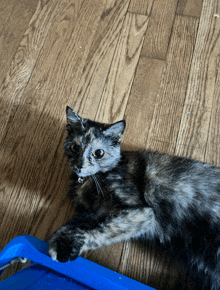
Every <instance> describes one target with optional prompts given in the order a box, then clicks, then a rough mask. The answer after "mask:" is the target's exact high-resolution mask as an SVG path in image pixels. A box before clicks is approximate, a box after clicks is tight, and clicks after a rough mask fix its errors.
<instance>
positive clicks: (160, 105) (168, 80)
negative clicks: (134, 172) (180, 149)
mask: <svg viewBox="0 0 220 290" xmlns="http://www.w3.org/2000/svg"><path fill="white" fill-rule="evenodd" d="M197 27H198V20H197V19H196V18H188V17H183V16H177V17H176V19H175V23H174V27H173V32H172V36H171V41H170V46H169V51H168V54H167V62H166V67H165V69H164V73H163V78H162V81H161V87H160V91H159V93H158V95H157V101H156V106H155V110H154V116H153V122H152V124H151V128H150V133H149V138H148V141H147V145H146V148H149V147H151V145H150V143H151V141H152V140H160V141H163V142H169V143H174V142H175V140H176V138H177V136H178V132H179V122H180V120H181V116H182V110H183V104H184V101H185V91H186V88H187V81H188V76H189V72H190V66H191V61H192V56H193V51H194V45H195V39H196V34H197Z"/></svg>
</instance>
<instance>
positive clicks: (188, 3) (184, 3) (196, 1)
mask: <svg viewBox="0 0 220 290" xmlns="http://www.w3.org/2000/svg"><path fill="white" fill-rule="evenodd" d="M202 4H203V0H179V3H178V7H177V11H176V13H177V14H180V15H185V16H192V17H200V16H201V13H202Z"/></svg>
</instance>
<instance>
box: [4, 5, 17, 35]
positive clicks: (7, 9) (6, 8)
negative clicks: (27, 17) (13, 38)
mask: <svg viewBox="0 0 220 290" xmlns="http://www.w3.org/2000/svg"><path fill="white" fill-rule="evenodd" d="M21 1H22V0H21ZM16 2H18V1H16V0H8V1H0V35H1V33H2V29H3V27H4V25H5V23H6V21H7V19H8V17H9V16H10V14H11V11H12V10H13V8H14V5H15V3H16Z"/></svg>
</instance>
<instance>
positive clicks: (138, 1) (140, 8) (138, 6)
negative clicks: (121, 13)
mask: <svg viewBox="0 0 220 290" xmlns="http://www.w3.org/2000/svg"><path fill="white" fill-rule="evenodd" d="M153 2H154V0H131V1H130V5H129V8H128V12H130V13H134V14H143V15H150V13H151V9H152V6H153Z"/></svg>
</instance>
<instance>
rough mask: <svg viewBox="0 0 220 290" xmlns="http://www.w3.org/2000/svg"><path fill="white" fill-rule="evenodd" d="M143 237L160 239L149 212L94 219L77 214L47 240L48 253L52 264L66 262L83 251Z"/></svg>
mask: <svg viewBox="0 0 220 290" xmlns="http://www.w3.org/2000/svg"><path fill="white" fill-rule="evenodd" d="M143 233H147V234H148V235H150V236H155V235H161V236H162V232H161V228H160V226H159V224H158V223H157V221H156V219H155V216H154V213H153V210H152V209H151V208H141V209H129V210H124V211H120V212H118V213H117V214H116V213H114V214H112V215H109V216H106V217H98V218H97V217H95V216H93V215H92V214H86V213H83V214H77V215H76V216H75V217H74V218H73V219H72V220H71V221H70V222H68V223H67V224H66V225H64V226H62V227H60V228H59V229H58V230H57V231H56V232H55V233H53V234H52V236H51V237H50V238H49V240H48V242H49V253H50V256H51V257H52V259H53V260H58V261H60V262H66V261H69V260H74V259H76V258H77V256H78V255H80V254H81V253H82V252H84V251H86V250H89V249H97V248H99V247H101V246H102V245H104V244H106V245H108V244H112V243H114V242H118V241H121V240H127V239H129V238H132V237H138V236H140V235H141V234H143Z"/></svg>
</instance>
